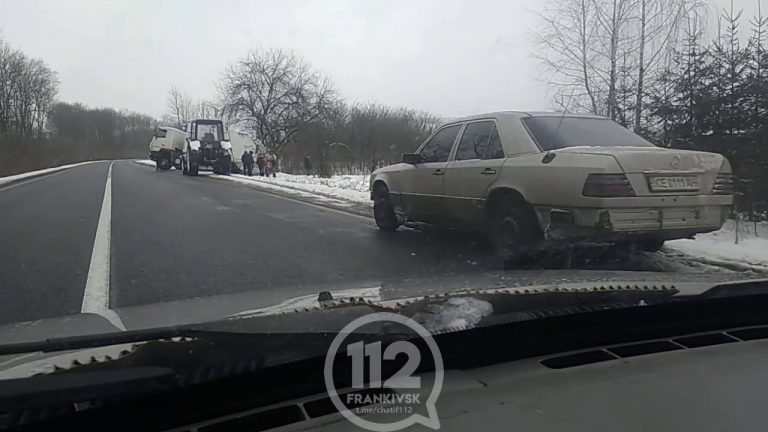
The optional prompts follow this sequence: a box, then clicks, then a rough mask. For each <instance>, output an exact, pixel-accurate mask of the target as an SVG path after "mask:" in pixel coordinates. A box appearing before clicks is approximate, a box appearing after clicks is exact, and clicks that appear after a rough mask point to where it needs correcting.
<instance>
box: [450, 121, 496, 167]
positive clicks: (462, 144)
mask: <svg viewBox="0 0 768 432" xmlns="http://www.w3.org/2000/svg"><path fill="white" fill-rule="evenodd" d="M494 130H495V124H494V123H493V122H492V121H482V122H475V123H469V124H468V125H467V127H466V128H464V133H463V134H462V135H461V141H459V148H458V149H456V158H455V159H456V160H469V159H487V158H486V157H485V154H486V149H487V148H488V143H489V141H490V139H491V133H492V132H493V131H494ZM497 135H498V134H497Z"/></svg>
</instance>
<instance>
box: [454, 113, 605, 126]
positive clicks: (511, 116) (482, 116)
mask: <svg viewBox="0 0 768 432" xmlns="http://www.w3.org/2000/svg"><path fill="white" fill-rule="evenodd" d="M525 117H582V118H598V119H604V118H605V117H602V116H598V115H594V114H584V113H569V112H557V111H496V112H489V113H483V114H474V115H470V116H464V117H453V118H449V119H446V121H445V122H443V124H450V123H460V122H465V121H470V120H480V119H486V118H495V119H519V118H525Z"/></svg>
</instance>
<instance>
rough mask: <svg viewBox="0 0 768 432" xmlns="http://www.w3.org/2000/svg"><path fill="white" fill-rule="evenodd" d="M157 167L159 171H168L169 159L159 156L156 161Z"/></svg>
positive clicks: (169, 166)
mask: <svg viewBox="0 0 768 432" xmlns="http://www.w3.org/2000/svg"><path fill="white" fill-rule="evenodd" d="M157 167H158V168H160V171H168V170H169V169H171V160H170V159H168V158H160V159H159V160H158V161H157Z"/></svg>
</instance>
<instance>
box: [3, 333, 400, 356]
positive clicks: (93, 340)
mask: <svg viewBox="0 0 768 432" xmlns="http://www.w3.org/2000/svg"><path fill="white" fill-rule="evenodd" d="M336 334H337V332H335V331H318V332H306V331H279V330H278V331H269V332H258V331H257V332H249V331H247V330H243V331H237V330H233V329H225V328H222V329H215V328H212V329H208V328H198V327H160V328H151V329H142V330H129V331H124V332H110V333H102V334H90V335H80V336H67V337H61V338H53V339H45V340H41V341H34V342H19V343H9V344H0V355H12V354H23V353H29V352H56V351H67V350H77V349H88V348H98V347H104V346H110V345H120V344H129V343H138V342H151V341H155V340H161V339H171V338H179V337H187V338H204V339H221V338H225V337H249V338H261V339H262V340H263V342H265V343H267V342H270V343H273V342H275V340H277V339H280V340H285V341H296V340H305V341H311V342H319V341H321V340H326V339H327V340H328V341H329V342H330V340H331V339H332V338H333V337H335V336H336ZM353 334H357V335H358V336H359V337H362V338H366V337H376V338H379V339H381V338H385V339H388V340H391V339H402V338H409V337H412V336H413V334H408V333H398V332H387V333H381V334H380V333H365V332H354V333H353Z"/></svg>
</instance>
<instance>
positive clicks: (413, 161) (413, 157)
mask: <svg viewBox="0 0 768 432" xmlns="http://www.w3.org/2000/svg"><path fill="white" fill-rule="evenodd" d="M419 162H421V155H419V154H418V153H403V163H407V164H410V165H417V164H418V163H419Z"/></svg>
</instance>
